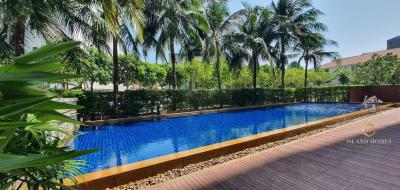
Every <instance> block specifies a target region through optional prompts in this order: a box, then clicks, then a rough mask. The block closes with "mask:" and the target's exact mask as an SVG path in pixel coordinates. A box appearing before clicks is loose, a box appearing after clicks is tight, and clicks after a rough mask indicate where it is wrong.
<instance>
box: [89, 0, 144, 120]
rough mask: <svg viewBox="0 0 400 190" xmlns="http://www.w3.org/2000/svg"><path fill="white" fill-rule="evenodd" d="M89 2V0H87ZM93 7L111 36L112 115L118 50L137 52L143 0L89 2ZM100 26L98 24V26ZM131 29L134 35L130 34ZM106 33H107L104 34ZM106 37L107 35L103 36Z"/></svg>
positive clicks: (117, 67) (116, 108)
mask: <svg viewBox="0 0 400 190" xmlns="http://www.w3.org/2000/svg"><path fill="white" fill-rule="evenodd" d="M88 1H91V0H88ZM91 3H92V4H93V6H94V7H97V8H100V9H99V10H98V11H99V12H100V13H101V14H102V18H104V23H105V26H106V28H104V27H102V28H103V29H108V30H109V34H111V39H112V40H111V43H112V48H111V49H112V53H111V54H112V62H113V104H114V113H115V114H117V113H118V91H119V89H118V84H119V83H120V77H119V70H120V69H119V67H120V66H119V62H118V54H119V53H118V49H119V48H120V47H122V49H123V50H124V53H127V52H129V51H130V52H132V51H133V52H138V49H137V46H136V42H137V39H138V40H139V41H142V40H143V33H142V32H143V9H144V1H143V0H130V1H124V0H98V1H91ZM100 25H101V24H99V26H100ZM132 29H133V30H134V32H135V34H132ZM106 33H107V32H106ZM105 35H106V36H107V34H105ZM121 42H122V43H121Z"/></svg>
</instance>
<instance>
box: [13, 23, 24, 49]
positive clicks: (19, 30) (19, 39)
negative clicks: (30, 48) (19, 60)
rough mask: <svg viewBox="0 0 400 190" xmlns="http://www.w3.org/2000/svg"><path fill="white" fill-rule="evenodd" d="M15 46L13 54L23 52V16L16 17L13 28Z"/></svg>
mask: <svg viewBox="0 0 400 190" xmlns="http://www.w3.org/2000/svg"><path fill="white" fill-rule="evenodd" d="M15 38H16V48H15V56H20V55H23V54H24V53H25V18H24V17H18V19H17V23H16V29H15Z"/></svg>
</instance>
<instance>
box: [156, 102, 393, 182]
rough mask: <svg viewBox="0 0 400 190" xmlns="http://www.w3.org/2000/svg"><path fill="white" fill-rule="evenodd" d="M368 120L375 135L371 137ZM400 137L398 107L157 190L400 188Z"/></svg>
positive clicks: (197, 174)
mask: <svg viewBox="0 0 400 190" xmlns="http://www.w3.org/2000/svg"><path fill="white" fill-rule="evenodd" d="M370 124H372V125H373V126H374V127H373V128H374V129H375V131H376V134H375V135H374V136H372V137H367V136H365V135H364V131H365V130H363V129H364V127H367V126H370V127H369V128H371V125H370ZM369 132H371V133H370V134H373V133H372V132H373V131H370V130H369ZM399 137H400V108H398V109H393V110H390V111H386V112H383V113H380V114H378V115H375V116H372V117H368V118H365V119H362V120H359V121H355V122H352V123H350V124H346V125H344V126H342V127H339V128H335V129H332V130H329V131H326V132H323V133H320V134H317V135H314V136H311V137H308V138H305V139H302V140H298V141H294V142H292V143H288V144H285V145H282V146H279V147H275V148H272V149H269V150H266V151H263V152H260V153H257V154H253V155H250V156H247V157H244V158H241V159H238V160H234V161H230V162H226V163H224V164H221V165H217V166H214V167H211V168H208V169H205V170H202V171H199V172H195V173H192V174H189V175H186V176H183V177H180V178H177V179H174V180H171V181H168V182H165V183H161V184H158V185H156V186H154V187H153V189H170V190H177V189H304V190H312V189H400V139H399ZM365 143H366V144H365Z"/></svg>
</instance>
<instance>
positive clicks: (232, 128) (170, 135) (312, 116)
mask: <svg viewBox="0 0 400 190" xmlns="http://www.w3.org/2000/svg"><path fill="white" fill-rule="evenodd" d="M361 108H362V106H361V105H360V104H313V103H303V104H295V105H290V106H280V107H272V108H263V109H252V110H246V111H240V112H229V113H218V114H206V115H199V116H188V117H179V118H171V119H162V120H157V121H144V122H137V123H131V124H124V125H106V126H102V127H100V128H99V129H97V130H94V129H82V130H81V131H82V132H83V134H82V135H80V136H78V137H77V138H76V139H75V140H73V141H72V142H70V146H71V147H72V148H73V149H75V150H84V149H93V148H100V149H101V150H100V151H98V152H95V153H92V154H89V155H85V156H82V157H79V159H80V160H85V161H86V162H87V164H88V166H87V167H85V168H84V170H83V171H82V172H83V173H89V172H94V171H98V170H103V169H107V168H111V167H115V166H121V165H124V164H129V163H134V162H137V161H142V160H146V159H151V158H155V157H159V156H163V155H167V154H172V153H176V152H181V151H185V150H189V149H194V148H198V147H202V146H206V145H210V144H215V143H219V142H224V141H228V140H232V139H237V138H240V137H245V136H250V135H254V134H259V133H262V132H266V131H272V130H275V129H280V128H285V127H290V126H294V125H298V124H302V123H306V122H311V121H315V120H318V119H323V118H327V117H332V116H336V115H341V114H345V113H349V112H353V111H357V110H360V109H361Z"/></svg>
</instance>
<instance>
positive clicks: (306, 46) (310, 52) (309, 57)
mask: <svg viewBox="0 0 400 190" xmlns="http://www.w3.org/2000/svg"><path fill="white" fill-rule="evenodd" d="M331 45H333V46H337V43H336V42H335V41H333V40H327V39H326V38H325V37H324V36H322V35H321V34H318V33H305V34H303V35H302V36H300V37H299V42H298V44H297V45H296V47H295V49H296V50H297V51H299V52H301V56H300V58H299V61H298V62H299V63H300V62H301V61H302V60H304V63H305V68H304V69H305V72H304V88H305V97H306V99H305V101H307V86H308V81H307V79H308V65H309V63H310V62H312V63H313V64H314V69H317V68H318V67H319V65H320V63H321V61H322V60H323V59H324V58H338V57H339V54H338V53H337V52H329V51H325V50H324V48H325V47H326V46H331Z"/></svg>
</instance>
